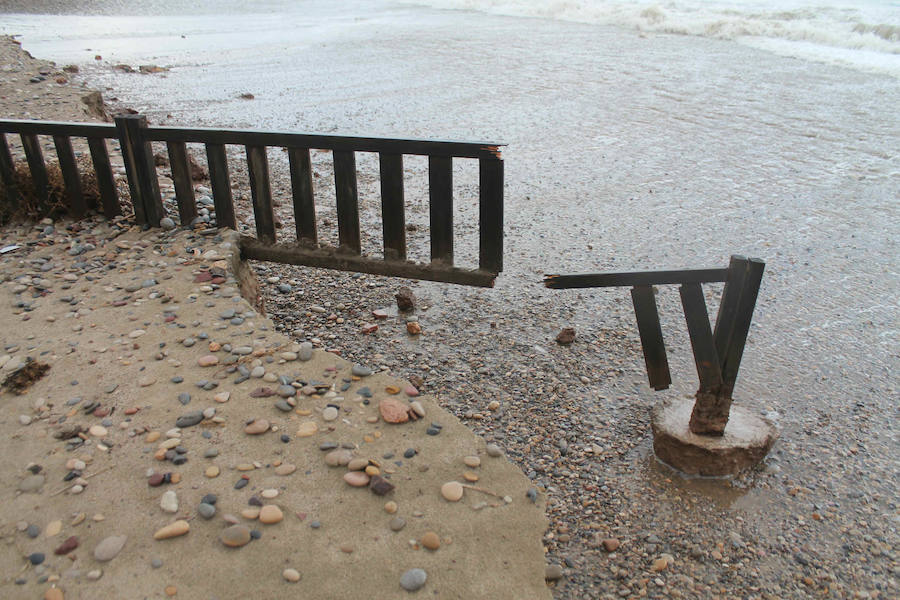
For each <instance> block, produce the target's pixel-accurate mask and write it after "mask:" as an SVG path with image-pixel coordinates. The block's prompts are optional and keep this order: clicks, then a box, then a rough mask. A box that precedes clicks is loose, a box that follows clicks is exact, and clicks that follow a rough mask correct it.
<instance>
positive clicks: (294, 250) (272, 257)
mask: <svg viewBox="0 0 900 600" xmlns="http://www.w3.org/2000/svg"><path fill="white" fill-rule="evenodd" d="M240 243H241V258H244V259H248V260H265V261H270V262H278V263H285V264H289V265H303V266H306V267H321V268H325V269H335V270H337V271H354V272H357V273H371V274H373V275H387V276H389V277H405V278H408V279H423V280H425V281H441V282H444V283H458V284H462V285H471V286H475V287H493V286H494V279H495V278H496V277H497V273H494V272H491V271H482V270H479V269H460V268H458V267H451V266H448V265H443V264H441V263H432V264H418V263H413V262H407V261H400V260H373V259H370V258H366V257H364V256H359V255H357V254H352V253H349V252H343V251H341V250H339V249H336V248H326V247H322V248H308V247H306V246H302V245H300V244H296V245H290V244H267V243H264V242H261V241H260V240H258V239H256V238H254V237H250V236H241V242H240Z"/></svg>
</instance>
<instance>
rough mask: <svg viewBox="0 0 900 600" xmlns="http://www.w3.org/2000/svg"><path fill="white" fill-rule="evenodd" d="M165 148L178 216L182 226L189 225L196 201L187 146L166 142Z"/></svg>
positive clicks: (195, 209)
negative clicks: (167, 154) (173, 185)
mask: <svg viewBox="0 0 900 600" xmlns="http://www.w3.org/2000/svg"><path fill="white" fill-rule="evenodd" d="M166 150H167V151H168V153H169V167H170V168H171V169H172V183H173V184H175V198H176V199H177V200H178V218H179V219H180V220H181V225H182V227H190V225H191V221H193V220H194V219H196V218H197V201H196V199H195V198H194V180H193V179H191V163H190V159H189V157H188V152H187V146H185V144H184V143H182V142H168V143H167V144H166Z"/></svg>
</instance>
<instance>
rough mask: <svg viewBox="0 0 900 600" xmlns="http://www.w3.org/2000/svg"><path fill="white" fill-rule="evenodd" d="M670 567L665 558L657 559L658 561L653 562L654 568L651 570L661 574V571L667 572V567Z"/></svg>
mask: <svg viewBox="0 0 900 600" xmlns="http://www.w3.org/2000/svg"><path fill="white" fill-rule="evenodd" d="M668 566H669V561H667V560H666V559H665V558H657V559H656V560H654V561H653V566H652V567H651V569H652V570H653V571H655V572H657V573H659V572H660V571H665V570H666V567H668Z"/></svg>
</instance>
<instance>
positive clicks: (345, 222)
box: [334, 151, 362, 254]
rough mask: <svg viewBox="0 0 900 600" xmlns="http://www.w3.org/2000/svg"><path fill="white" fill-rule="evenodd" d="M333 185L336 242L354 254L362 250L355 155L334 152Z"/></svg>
mask: <svg viewBox="0 0 900 600" xmlns="http://www.w3.org/2000/svg"><path fill="white" fill-rule="evenodd" d="M334 187H335V191H336V193H337V221H338V244H339V245H340V247H341V248H343V249H345V250H350V251H352V252H354V253H356V254H359V253H360V252H362V247H361V245H360V239H359V206H358V201H359V199H358V196H357V191H356V155H355V154H354V153H353V152H352V151H351V152H345V151H335V152H334Z"/></svg>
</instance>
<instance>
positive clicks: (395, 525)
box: [388, 517, 406, 531]
mask: <svg viewBox="0 0 900 600" xmlns="http://www.w3.org/2000/svg"><path fill="white" fill-rule="evenodd" d="M388 526H389V527H390V528H391V531H400V530H401V529H403V528H404V527H406V519H404V518H403V517H394V518H393V519H391V522H390V523H389V524H388Z"/></svg>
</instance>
